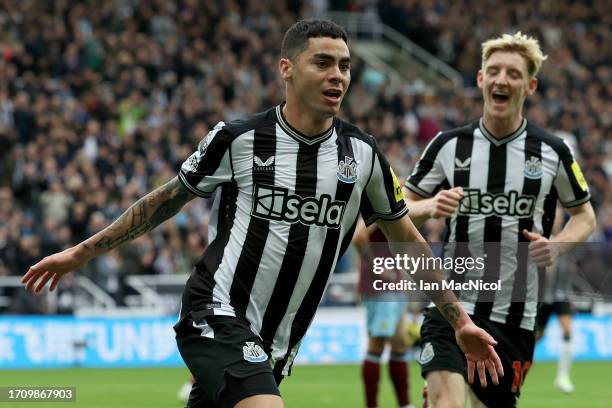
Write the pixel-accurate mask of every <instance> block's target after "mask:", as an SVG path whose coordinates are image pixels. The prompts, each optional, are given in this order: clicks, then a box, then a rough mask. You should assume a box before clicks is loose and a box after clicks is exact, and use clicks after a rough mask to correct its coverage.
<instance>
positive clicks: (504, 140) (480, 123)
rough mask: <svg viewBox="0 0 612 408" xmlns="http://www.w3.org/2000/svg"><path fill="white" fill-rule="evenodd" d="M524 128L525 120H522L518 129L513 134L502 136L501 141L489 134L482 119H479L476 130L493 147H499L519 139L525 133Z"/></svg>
mask: <svg viewBox="0 0 612 408" xmlns="http://www.w3.org/2000/svg"><path fill="white" fill-rule="evenodd" d="M526 127H527V119H525V118H523V121H522V122H521V125H520V126H519V127H518V129H516V130H515V131H514V132H512V133H510V134H509V135H507V136H504V137H503V138H501V139H496V138H495V136H493V135H492V134H491V132H489V131H488V130H487V128H486V127H485V125H484V121H483V120H482V118H480V120H479V121H478V128H479V129H480V132H481V133H482V134H483V135H484V137H486V138H487V139H489V142H491V143H493V144H494V145H495V146H501V145H503V144H504V143H508V142H511V141H513V140H514V139H516V138H517V137H519V136H520V135H521V133H523V132H524V131H525V128H526Z"/></svg>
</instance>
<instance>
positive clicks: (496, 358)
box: [490, 347, 504, 377]
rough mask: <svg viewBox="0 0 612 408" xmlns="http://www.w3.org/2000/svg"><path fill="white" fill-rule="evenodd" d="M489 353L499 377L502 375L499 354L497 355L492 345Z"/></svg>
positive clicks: (502, 369)
mask: <svg viewBox="0 0 612 408" xmlns="http://www.w3.org/2000/svg"><path fill="white" fill-rule="evenodd" d="M490 354H491V357H490V360H492V361H493V364H494V365H495V371H497V373H498V374H499V376H500V377H503V376H504V365H503V364H502V362H501V359H500V358H499V356H498V355H497V352H496V351H495V349H494V348H493V347H491V350H490Z"/></svg>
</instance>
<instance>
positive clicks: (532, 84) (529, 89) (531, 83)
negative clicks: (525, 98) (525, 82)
mask: <svg viewBox="0 0 612 408" xmlns="http://www.w3.org/2000/svg"><path fill="white" fill-rule="evenodd" d="M536 89H538V79H537V78H536V77H533V78H531V79H530V80H529V86H528V87H527V95H529V96H530V95H533V94H534V93H535V91H536Z"/></svg>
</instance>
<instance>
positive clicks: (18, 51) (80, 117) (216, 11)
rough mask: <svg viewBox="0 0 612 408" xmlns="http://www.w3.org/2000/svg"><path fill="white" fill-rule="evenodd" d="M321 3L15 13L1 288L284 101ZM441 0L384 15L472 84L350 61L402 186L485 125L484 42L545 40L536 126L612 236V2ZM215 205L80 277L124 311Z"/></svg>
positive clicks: (183, 255) (16, 9) (605, 234)
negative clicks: (394, 81)
mask: <svg viewBox="0 0 612 408" xmlns="http://www.w3.org/2000/svg"><path fill="white" fill-rule="evenodd" d="M314 3H317V2H306V1H290V2H280V1H260V0H248V1H238V0H227V1H224V2H222V3H220V2H213V1H205V2H201V1H197V0H180V1H177V2H167V1H163V0H156V1H139V0H129V1H128V0H122V1H101V0H96V1H87V2H79V1H68V0H65V1H60V0H58V1H54V2H33V1H5V2H3V3H2V4H1V5H0V276H2V275H15V276H17V275H22V274H23V273H24V272H25V271H27V269H28V267H29V266H30V265H32V264H33V263H35V262H36V261H37V260H39V259H40V258H41V257H43V256H45V255H48V254H51V253H53V252H56V251H59V250H61V249H64V248H67V247H69V246H71V245H74V244H76V243H78V242H80V241H81V240H83V239H84V238H86V237H88V236H90V235H91V234H93V233H95V232H97V231H99V230H100V229H102V228H103V227H105V226H106V225H108V224H109V223H110V222H111V221H112V220H113V219H115V218H116V217H118V216H119V215H120V214H121V213H122V212H123V211H124V210H125V209H126V208H127V207H128V206H129V205H130V204H131V203H132V202H134V201H135V200H137V199H138V198H140V197H142V196H143V195H144V194H146V193H147V192H148V191H150V190H152V189H154V188H156V187H158V186H160V185H162V184H163V183H165V182H166V181H168V180H170V179H171V178H173V177H174V176H175V175H176V173H177V170H178V168H179V166H180V164H181V163H182V161H183V160H184V159H185V158H186V157H188V156H189V154H190V153H191V152H192V151H193V150H194V149H195V147H196V146H197V144H198V142H199V140H200V139H201V138H202V137H204V136H205V135H206V133H207V132H208V130H209V129H210V128H212V126H214V125H215V124H216V123H217V122H219V121H221V120H223V121H225V122H228V121H231V120H233V119H236V118H240V117H244V116H247V115H249V114H251V113H255V112H258V111H262V110H264V109H266V108H268V107H270V106H273V105H276V104H279V103H281V102H282V95H283V86H284V85H283V84H282V82H281V81H280V79H279V76H278V72H277V60H278V57H279V51H280V43H281V40H282V35H283V33H284V31H285V30H286V28H288V27H289V26H290V25H291V24H292V23H293V22H294V21H296V19H297V18H301V17H309V16H310V15H311V14H312V13H313V10H315V9H317V10H319V9H318V8H317V7H315V6H314ZM346 3H348V4H347V5H346V7H347V8H350V9H352V10H358V9H359V7H358V4H353V3H351V2H346ZM357 3H359V2H357ZM446 3H447V2H443V1H427V2H422V1H406V0H402V1H390V2H380V3H379V6H378V11H379V14H380V17H381V19H382V20H383V21H385V22H386V23H388V24H390V25H392V26H394V27H395V28H396V29H398V30H400V31H402V32H403V33H404V34H405V35H407V36H409V37H413V40H415V41H417V42H419V43H421V45H422V46H424V47H425V48H427V49H429V50H430V51H432V52H433V53H434V54H436V55H438V56H439V57H440V58H442V59H444V60H445V61H447V62H448V63H450V64H451V65H453V66H454V67H455V68H456V69H458V70H459V71H460V72H461V73H462V75H463V76H464V78H465V83H466V88H465V89H456V88H454V87H453V86H452V85H451V84H449V83H444V82H443V83H441V84H440V86H439V87H438V89H436V91H435V92H426V93H415V92H414V91H413V88H410V87H408V86H406V87H402V86H400V87H391V86H389V83H388V82H387V81H386V80H384V76H383V80H377V81H373V80H372V76H371V75H367V74H368V73H369V74H371V72H372V68H371V67H367V66H366V65H365V64H364V63H363V62H362V61H361V60H359V58H357V57H354V58H353V59H354V60H353V68H352V77H353V83H352V85H351V90H350V92H349V95H348V96H347V101H346V102H345V105H344V108H343V112H342V115H343V116H344V117H345V118H347V119H349V120H351V121H353V122H355V123H356V124H357V125H358V126H361V127H362V128H364V129H366V130H367V131H368V132H370V133H372V134H373V135H374V136H375V137H376V138H377V139H378V141H379V143H380V145H381V147H382V148H383V150H384V151H385V152H386V154H387V156H388V159H389V161H390V162H391V164H392V166H393V167H394V168H395V170H396V173H397V174H398V175H399V174H402V175H404V176H407V175H408V174H409V172H410V171H411V169H412V166H413V164H414V163H415V161H416V159H417V158H418V156H419V154H420V152H421V151H422V149H423V147H424V145H425V144H426V143H427V142H428V141H429V140H430V139H431V138H432V137H433V136H434V135H435V134H436V133H437V132H438V131H439V130H442V129H447V128H450V127H454V126H457V125H460V124H463V123H465V122H467V121H469V120H473V119H476V118H478V117H479V115H480V110H481V100H480V98H479V96H478V92H477V91H475V90H474V89H473V88H471V86H472V85H473V81H474V78H475V72H476V71H477V69H478V66H479V63H480V54H479V52H480V49H479V45H480V43H481V42H482V41H483V40H484V39H486V38H488V37H489V36H493V35H498V34H500V31H499V30H500V29H502V28H506V27H507V28H508V29H519V28H520V29H521V30H523V31H524V32H528V33H530V34H533V35H536V36H537V37H538V38H540V39H541V40H542V45H543V48H544V50H545V52H546V53H548V54H549V60H548V61H546V62H545V64H544V70H543V73H542V75H541V79H540V82H539V84H540V91H539V93H538V94H537V95H536V96H533V97H531V98H530V101H529V102H528V103H527V109H526V112H525V114H526V116H527V117H528V118H529V119H533V120H534V121H536V122H538V123H540V124H542V125H543V126H545V127H546V128H547V129H549V130H550V131H552V132H555V133H558V134H561V135H563V137H565V138H566V139H567V140H568V141H569V142H570V143H571V144H574V145H575V150H576V153H577V155H578V156H579V160H580V162H581V163H582V165H583V170H584V172H585V175H586V177H587V179H588V180H589V182H590V184H591V187H592V193H593V203H594V205H595V206H596V208H597V210H598V213H599V216H600V223H599V225H600V229H599V231H598V233H597V237H598V238H599V239H602V240H607V241H610V240H612V206H611V201H612V200H611V198H610V193H609V190H610V189H609V188H608V186H609V181H608V180H609V176H610V171H611V170H612V166H611V164H612V160H611V153H610V147H611V144H610V141H609V137H608V134H609V132H610V126H611V121H612V109H611V103H612V102H611V101H610V98H609V96H610V91H611V90H612V81H610V79H611V78H610V77H611V69H612V68H610V63H609V62H610V58H609V57H610V47H611V46H610V42H609V41H608V40H609V30H608V29H607V27H609V20H606V19H609V16H610V15H612V13H610V12H606V10H607V9H609V7H610V6H609V2H606V1H597V0H594V1H592V2H584V3H580V2H572V4H568V5H557V2H547V1H543V2H541V4H540V6H539V7H533V6H531V5H528V4H525V5H521V3H520V2H504V3H502V4H501V5H500V4H498V5H495V6H493V3H495V2H486V3H487V4H488V6H487V7H476V3H480V2H476V1H470V0H463V1H461V2H448V3H449V4H446ZM489 3H491V4H489ZM553 3H554V5H553ZM319 6H320V5H319ZM319 8H320V7H319ZM465 10H470V12H469V13H466V12H465ZM608 11H609V10H608ZM404 17H406V19H404ZM470 27H471V28H470ZM208 206H209V203H208V202H206V201H205V200H193V201H192V202H190V203H189V204H188V205H187V206H186V207H185V208H184V210H183V211H182V212H181V213H179V214H178V215H177V216H176V217H174V218H173V219H172V220H169V221H168V222H166V223H164V224H163V225H162V226H160V227H158V228H157V229H156V230H154V231H153V232H152V233H150V234H147V235H145V236H143V237H141V238H139V239H137V240H135V241H134V242H132V243H130V244H127V245H124V246H122V247H121V248H120V249H118V250H116V251H112V252H110V253H109V254H107V255H104V256H101V257H98V258H96V259H95V260H94V261H92V262H91V263H90V264H89V265H88V266H87V267H86V268H85V270H84V271H81V273H83V275H84V276H87V277H89V278H90V279H92V280H94V281H95V282H96V283H97V284H98V285H100V286H101V287H102V288H103V289H105V290H106V291H107V292H108V293H110V294H111V295H112V296H113V297H115V299H116V300H117V301H118V302H119V303H121V302H122V301H123V299H122V298H123V293H122V287H123V279H124V277H125V276H126V275H132V274H172V273H188V272H190V270H191V267H192V265H193V263H194V261H195V260H196V259H197V258H198V257H199V256H200V255H201V254H202V252H203V250H204V248H205V247H206V245H207V238H206V237H207V229H206V223H207V218H208Z"/></svg>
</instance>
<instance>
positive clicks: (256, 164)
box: [253, 156, 274, 171]
mask: <svg viewBox="0 0 612 408" xmlns="http://www.w3.org/2000/svg"><path fill="white" fill-rule="evenodd" d="M253 170H256V171H274V156H270V157H268V158H267V159H265V160H262V159H261V158H259V157H257V156H253Z"/></svg>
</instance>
